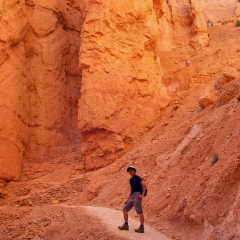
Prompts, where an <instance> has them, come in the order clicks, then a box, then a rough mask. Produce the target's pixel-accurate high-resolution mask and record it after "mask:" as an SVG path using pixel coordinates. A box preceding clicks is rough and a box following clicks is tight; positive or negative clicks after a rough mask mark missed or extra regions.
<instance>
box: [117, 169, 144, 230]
mask: <svg viewBox="0 0 240 240" xmlns="http://www.w3.org/2000/svg"><path fill="white" fill-rule="evenodd" d="M136 171H137V170H136V168H135V167H133V166H129V167H128V168H127V172H128V173H129V174H130V175H131V178H130V180H129V182H130V194H129V197H128V199H127V201H126V202H125V206H124V207H123V210H122V211H123V216H124V220H125V223H124V224H123V225H122V226H119V227H118V228H119V229H120V230H127V231H128V230H129V226H128V212H129V211H130V210H131V209H132V207H133V206H134V207H135V209H136V212H137V214H139V217H140V224H141V225H140V227H139V228H138V229H135V232H138V233H144V215H143V210H142V197H143V196H144V195H145V194H146V184H145V182H143V181H142V179H141V178H140V177H139V176H138V175H136Z"/></svg>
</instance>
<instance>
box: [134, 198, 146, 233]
mask: <svg viewBox="0 0 240 240" xmlns="http://www.w3.org/2000/svg"><path fill="white" fill-rule="evenodd" d="M134 206H135V208H136V212H137V214H139V217H140V227H139V228H138V229H135V232H138V233H144V215H143V210H142V199H141V198H137V197H136V199H135V201H134Z"/></svg>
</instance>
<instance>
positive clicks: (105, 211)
mask: <svg viewBox="0 0 240 240" xmlns="http://www.w3.org/2000/svg"><path fill="white" fill-rule="evenodd" d="M84 209H86V213H89V214H90V215H91V216H92V217H93V216H96V217H97V218H99V219H100V221H101V222H102V223H103V224H104V225H105V226H106V228H107V229H108V230H109V232H110V233H111V234H114V235H116V236H118V237H123V238H124V239H139V240H141V239H142V240H148V239H149V240H155V239H156V240H170V239H171V238H169V237H167V236H165V235H163V234H162V233H160V232H159V231H157V230H155V229H154V228H153V227H150V226H148V225H146V224H145V233H144V234H140V233H136V232H135V231H134V229H136V228H138V227H139V222H138V221H136V220H134V219H132V218H129V231H120V230H118V229H117V226H119V225H122V223H123V216H122V212H121V211H119V210H114V209H110V208H104V207H92V206H84Z"/></svg>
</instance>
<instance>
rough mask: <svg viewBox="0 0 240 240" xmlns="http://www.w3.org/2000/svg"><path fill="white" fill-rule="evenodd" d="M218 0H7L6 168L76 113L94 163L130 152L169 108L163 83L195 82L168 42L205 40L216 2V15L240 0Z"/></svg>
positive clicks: (0, 143)
mask: <svg viewBox="0 0 240 240" xmlns="http://www.w3.org/2000/svg"><path fill="white" fill-rule="evenodd" d="M218 4H219V2H217V1H214V2H213V3H211V6H210V7H207V1H200V2H199V1H195V0H194V1H193V0H192V1H190V0H169V1H164V0H153V1H151V0H147V1H135V0H134V1H126V0H124V1H121V2H116V1H111V0H108V1H103V0H94V1H89V0H82V1H80V2H79V1H77V0H72V1H70V0H68V1H62V0H51V1H44V0H26V1H24V0H20V1H14V0H10V1H7V0H2V1H1V2H0V22H1V32H0V44H1V45H0V56H1V58H0V71H1V76H0V78H1V81H0V83H1V86H0V97H1V105H0V111H1V115H0V147H1V149H2V151H1V152H0V166H1V168H0V178H1V179H5V180H16V179H18V178H19V176H20V173H21V166H22V161H23V158H25V159H28V160H29V161H31V160H32V159H35V160H40V159H41V158H42V157H43V156H44V154H45V153H46V152H47V151H48V149H49V148H50V147H53V146H60V145H66V144H68V143H69V142H71V140H72V139H71V132H72V131H76V130H77V116H78V127H79V129H80V131H81V133H82V146H81V153H82V154H83V156H84V157H85V167H86V169H96V168H100V167H102V166H106V165H108V164H110V163H111V162H113V161H115V160H116V159H117V158H119V157H120V156H122V155H123V154H124V153H125V152H126V151H128V150H129V149H130V148H131V147H132V145H133V144H134V143H135V141H137V139H138V138H139V137H140V136H142V135H143V134H144V133H145V132H147V131H149V129H151V128H152V127H153V126H154V124H155V121H156V119H158V118H159V117H160V116H161V109H162V108H164V107H165V106H166V105H167V104H168V101H169V97H168V93H167V91H166V88H165V86H164V84H167V85H168V84H169V85H168V86H167V87H168V92H170V93H172V92H174V91H178V90H180V89H181V90H183V89H186V88H187V87H188V86H189V85H191V86H194V84H195V82H194V81H195V79H198V76H197V77H196V76H194V79H193V77H192V75H193V73H192V72H191V71H193V70H191V68H184V67H185V66H184V67H183V66H182V65H181V64H180V63H177V66H176V62H174V61H175V60H174V59H176V58H175V56H174V57H172V56H171V54H170V55H169V52H168V51H171V50H173V49H180V47H189V46H190V45H191V46H192V47H193V48H195V49H199V48H202V47H204V46H207V45H208V43H209V35H208V32H207V31H208V29H207V25H206V21H207V19H208V18H211V16H212V15H211V14H212V11H213V8H218V9H220V13H221V14H220V15H219V16H218V17H219V19H220V20H218V21H221V20H222V19H223V18H224V16H225V15H224V12H223V11H222V9H223V8H224V7H226V8H227V9H228V13H229V12H231V14H232V16H233V15H235V14H236V2H235V1H233V0H231V1H230V2H229V3H228V5H226V3H225V2H224V1H221V3H220V5H218ZM237 6H238V5H237ZM211 20H214V23H215V22H217V17H216V18H211ZM16 22H17V23H18V24H16ZM83 22H84V25H83V28H82V24H83ZM80 32H81V39H80V41H79V38H80ZM211 34H212V33H211ZM211 34H210V35H211ZM80 44H81V47H80ZM164 51H165V52H166V55H165V56H163V55H164V54H163V52H164ZM174 54H175V53H174ZM181 54H182V53H181ZM229 54H231V53H230V52H229ZM166 56H169V59H170V58H171V61H166V59H167V58H166ZM79 60H80V62H79ZM197 60H198V59H197V57H196V59H191V61H190V65H191V64H192V61H193V62H194V61H197ZM165 61H166V62H165ZM181 61H182V59H181ZM163 62H164V63H163ZM184 63H185V60H184ZM79 66H80V69H79ZM176 67H177V68H176ZM179 67H180V69H179ZM216 68H219V67H216ZM171 72H174V74H172V73H171ZM168 73H170V74H169V75H167V74H168ZM163 74H165V80H164V84H163V83H162V82H163V81H162V79H163V78H162V75H163ZM82 77H83V81H82V89H81V93H80V84H81V78H82ZM191 77H192V79H191ZM171 81H173V82H171ZM196 81H198V80H196ZM174 84H175V85H174ZM172 89H175V90H172ZM80 94H82V97H81V98H80ZM79 99H80V101H79V107H78V100H79Z"/></svg>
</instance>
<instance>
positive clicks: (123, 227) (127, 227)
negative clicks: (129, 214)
mask: <svg viewBox="0 0 240 240" xmlns="http://www.w3.org/2000/svg"><path fill="white" fill-rule="evenodd" d="M118 229H120V230H126V231H128V230H129V226H128V225H127V224H126V223H124V224H123V225H122V226H119V227H118Z"/></svg>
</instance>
